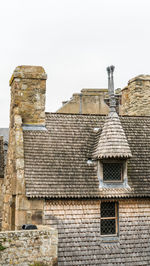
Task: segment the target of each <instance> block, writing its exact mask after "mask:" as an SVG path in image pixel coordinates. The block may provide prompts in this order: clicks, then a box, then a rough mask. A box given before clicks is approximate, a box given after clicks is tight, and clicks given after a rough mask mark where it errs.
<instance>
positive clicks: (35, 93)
mask: <svg viewBox="0 0 150 266" xmlns="http://www.w3.org/2000/svg"><path fill="white" fill-rule="evenodd" d="M46 79H47V75H46V73H45V70H44V69H43V67H41V66H18V67H16V69H15V71H14V73H13V75H12V77H11V79H10V82H9V84H10V86H11V115H12V113H13V112H14V109H16V107H17V109H18V112H19V115H20V116H21V117H22V124H23V126H25V127H26V126H27V127H31V126H36V127H37V126H39V127H40V128H42V127H43V128H44V127H45V92H46ZM11 122H12V121H11ZM11 126H12V127H13V125H11Z"/></svg>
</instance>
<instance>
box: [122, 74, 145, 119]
mask: <svg viewBox="0 0 150 266" xmlns="http://www.w3.org/2000/svg"><path fill="white" fill-rule="evenodd" d="M120 114H121V115H131V116H133V115H134V116H150V75H139V76H137V77H135V78H133V79H131V80H129V82H128V86H127V87H125V88H124V89H123V90H122V98H121V106H120Z"/></svg>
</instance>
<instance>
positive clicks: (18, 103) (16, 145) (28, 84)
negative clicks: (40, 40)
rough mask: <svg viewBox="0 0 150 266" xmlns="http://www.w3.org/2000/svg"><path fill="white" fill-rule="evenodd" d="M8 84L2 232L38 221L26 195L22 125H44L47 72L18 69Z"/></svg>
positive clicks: (21, 67)
mask: <svg viewBox="0 0 150 266" xmlns="http://www.w3.org/2000/svg"><path fill="white" fill-rule="evenodd" d="M10 85H11V104H10V126H9V145H8V154H7V163H6V173H5V179H4V204H3V219H2V229H3V230H18V229H20V228H21V226H22V224H24V223H27V222H29V221H30V222H31V220H33V222H34V221H35V220H38V221H39V219H38V218H37V217H39V213H38V210H39V209H38V208H37V214H35V215H34V212H35V209H34V208H33V211H32V206H30V202H29V201H28V199H27V198H26V196H25V178H24V143H23V128H22V125H27V127H28V126H33V127H35V130H36V126H38V127H44V126H45V90H46V73H45V71H44V69H43V68H42V67H32V66H20V67H17V68H16V69H15V71H14V73H13V75H12V78H11V80H10ZM30 207H31V208H30ZM39 208H41V205H40V207H39ZM30 209H31V211H28V210H30ZM40 210H41V209H40ZM32 216H33V219H32ZM38 224H39V222H38Z"/></svg>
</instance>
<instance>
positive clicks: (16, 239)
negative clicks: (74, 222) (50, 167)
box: [0, 228, 58, 266]
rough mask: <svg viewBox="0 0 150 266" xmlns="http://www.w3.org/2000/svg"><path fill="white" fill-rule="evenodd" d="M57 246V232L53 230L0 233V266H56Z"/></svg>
mask: <svg viewBox="0 0 150 266" xmlns="http://www.w3.org/2000/svg"><path fill="white" fill-rule="evenodd" d="M57 244H58V234H57V230H55V229H52V228H51V229H49V230H22V231H9V232H7V231H5V232H0V265H2V266H6V265H20V266H29V265H36V264H35V263H36V262H37V263H41V265H49V266H56V265H57ZM38 265H40V264H38Z"/></svg>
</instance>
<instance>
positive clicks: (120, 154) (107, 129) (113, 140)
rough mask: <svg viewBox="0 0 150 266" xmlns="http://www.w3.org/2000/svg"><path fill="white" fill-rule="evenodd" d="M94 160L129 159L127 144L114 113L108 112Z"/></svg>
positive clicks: (129, 152) (130, 155) (117, 117)
mask: <svg viewBox="0 0 150 266" xmlns="http://www.w3.org/2000/svg"><path fill="white" fill-rule="evenodd" d="M93 156H94V158H98V159H104V158H130V157H132V154H131V150H130V147H129V144H128V142H127V139H126V136H125V133H124V130H123V128H122V125H121V122H120V119H119V116H118V114H117V113H116V112H110V113H109V114H108V116H107V118H106V121H105V123H104V126H103V129H102V133H101V134H100V137H99V141H98V145H97V147H96V149H95V152H94V154H93Z"/></svg>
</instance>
